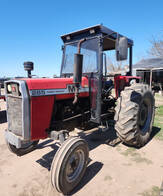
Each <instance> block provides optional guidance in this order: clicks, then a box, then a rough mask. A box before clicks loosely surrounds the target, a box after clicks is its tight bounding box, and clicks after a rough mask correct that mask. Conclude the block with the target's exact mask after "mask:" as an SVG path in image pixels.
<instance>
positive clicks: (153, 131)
mask: <svg viewBox="0 0 163 196" xmlns="http://www.w3.org/2000/svg"><path fill="white" fill-rule="evenodd" d="M160 131H161V128H159V127H155V126H153V127H152V133H151V135H150V139H149V142H150V141H151V140H152V139H153V138H154V137H155V136H156V135H157V134H158V133H159V132H160Z"/></svg>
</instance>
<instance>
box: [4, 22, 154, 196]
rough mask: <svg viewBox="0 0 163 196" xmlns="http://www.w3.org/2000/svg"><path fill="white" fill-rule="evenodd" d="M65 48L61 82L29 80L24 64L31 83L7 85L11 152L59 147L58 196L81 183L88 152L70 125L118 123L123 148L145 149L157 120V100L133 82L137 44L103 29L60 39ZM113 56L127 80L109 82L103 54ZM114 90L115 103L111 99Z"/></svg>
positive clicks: (54, 173) (56, 164)
mask: <svg viewBox="0 0 163 196" xmlns="http://www.w3.org/2000/svg"><path fill="white" fill-rule="evenodd" d="M61 38H62V40H63V42H64V46H63V47H62V50H63V57H62V65H61V73H60V78H53V79H49V78H31V70H32V69H33V63H32V62H25V63H24V67H25V70H27V71H28V76H29V78H24V79H19V80H10V81H7V82H5V93H6V100H7V120H8V129H7V130H6V131H5V139H6V141H7V144H8V147H9V149H10V150H11V151H12V152H13V153H15V154H17V155H18V156H22V155H24V154H26V153H28V152H30V151H31V150H32V149H34V148H36V146H37V144H38V141H39V140H40V139H45V138H52V139H54V140H58V141H59V142H60V144H61V145H60V148H59V150H58V151H57V153H56V155H55V157H54V159H53V162H52V165H51V182H52V185H53V187H54V188H56V189H57V191H58V192H62V193H64V194H68V193H70V192H71V191H72V190H73V189H74V187H76V186H77V185H78V184H79V182H80V180H81V179H82V177H83V175H84V172H85V170H86V167H87V162H88V156H89V150H88V145H87V142H86V141H85V140H84V139H82V138H81V137H69V131H70V130H72V129H74V127H73V125H74V124H75V123H72V121H75V122H78V123H77V124H75V126H76V127H77V126H81V124H84V123H85V122H87V123H88V124H89V123H90V124H94V125H95V126H97V127H98V126H99V125H105V126H106V127H107V124H108V122H109V120H110V119H114V120H113V122H115V123H114V127H115V131H116V133H117V135H118V137H119V138H120V139H121V141H122V142H124V143H126V144H129V145H132V146H135V147H141V146H143V145H145V144H146V143H147V141H148V140H149V138H150V134H151V131H152V123H153V118H154V97H153V93H152V92H151V90H150V89H149V87H148V86H147V85H144V84H140V83H139V79H140V78H139V77H133V76H132V46H133V41H132V40H131V39H128V38H126V37H124V36H122V35H120V34H118V33H117V32H115V31H112V30H110V29H108V28H106V27H104V26H102V25H96V26H93V27H89V28H86V29H83V30H79V31H76V32H73V33H69V34H66V35H63V36H61ZM108 50H115V52H116V59H117V61H122V60H126V59H127V55H128V51H129V71H128V72H127V74H126V75H124V76H122V75H119V76H115V77H114V82H113V80H108V76H107V74H106V73H107V71H106V67H107V66H106V61H105V55H104V52H105V51H108ZM113 88H115V92H116V97H113V96H111V92H112V89H113Z"/></svg>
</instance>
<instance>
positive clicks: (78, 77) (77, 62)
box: [73, 38, 86, 104]
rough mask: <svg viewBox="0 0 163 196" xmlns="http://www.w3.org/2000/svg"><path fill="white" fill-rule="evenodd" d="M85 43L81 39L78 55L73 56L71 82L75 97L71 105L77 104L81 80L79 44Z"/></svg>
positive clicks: (81, 59)
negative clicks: (73, 85)
mask: <svg viewBox="0 0 163 196" xmlns="http://www.w3.org/2000/svg"><path fill="white" fill-rule="evenodd" d="M84 41H86V39H85V38H84V39H81V40H80V41H79V43H78V53H76V54H74V74H73V82H74V84H75V97H74V101H73V104H76V103H77V102H78V97H79V87H80V84H81V80H82V69H83V55H82V54H80V52H81V44H82V43H83V42H84Z"/></svg>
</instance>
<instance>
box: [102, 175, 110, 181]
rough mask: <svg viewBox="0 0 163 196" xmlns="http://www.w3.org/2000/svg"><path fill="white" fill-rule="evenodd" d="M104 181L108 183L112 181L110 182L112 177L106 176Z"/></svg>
mask: <svg viewBox="0 0 163 196" xmlns="http://www.w3.org/2000/svg"><path fill="white" fill-rule="evenodd" d="M104 180H105V181H108V180H109V181H110V180H112V177H111V176H105V178H104Z"/></svg>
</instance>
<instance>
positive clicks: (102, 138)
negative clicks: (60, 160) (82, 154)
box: [36, 129, 117, 195]
mask: <svg viewBox="0 0 163 196" xmlns="http://www.w3.org/2000/svg"><path fill="white" fill-rule="evenodd" d="M79 135H80V137H81V138H83V139H85V140H86V141H87V143H88V146H89V150H90V151H91V150H93V149H95V148H97V147H98V146H100V145H101V144H108V142H110V141H112V140H114V139H115V138H117V136H116V134H115V131H113V130H108V131H101V130H99V129H97V130H95V131H93V133H90V134H84V132H81V133H80V134H79ZM52 141H53V140H46V141H44V142H42V143H40V144H38V147H37V149H42V148H46V147H50V148H52V150H51V151H50V152H48V153H46V154H44V155H43V156H42V157H41V158H40V159H38V160H36V162H37V163H38V164H40V165H41V166H42V167H44V168H46V169H47V170H48V171H50V168H51V164H52V161H53V158H54V156H55V154H56V152H57V150H58V148H59V145H58V144H57V143H54V142H53V143H51V142H52ZM37 149H36V150H37ZM88 162H89V164H88V167H87V169H86V172H85V174H84V177H83V178H82V180H81V182H80V184H79V185H78V186H77V187H76V188H75V189H74V190H73V191H72V193H71V194H70V195H73V194H75V193H76V192H78V191H79V190H80V189H81V188H83V187H84V186H85V185H86V184H88V183H89V182H90V181H91V180H92V179H93V178H94V177H95V176H96V175H97V173H98V172H99V171H100V170H101V169H102V167H103V163H102V162H98V161H94V162H93V163H91V162H92V160H91V159H90V158H89V161H88Z"/></svg>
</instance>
